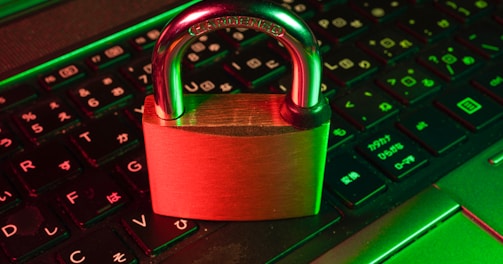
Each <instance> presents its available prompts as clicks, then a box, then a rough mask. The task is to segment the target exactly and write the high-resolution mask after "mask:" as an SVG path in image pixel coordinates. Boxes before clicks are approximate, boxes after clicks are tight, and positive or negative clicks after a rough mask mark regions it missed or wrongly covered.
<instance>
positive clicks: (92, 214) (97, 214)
mask: <svg viewBox="0 0 503 264" xmlns="http://www.w3.org/2000/svg"><path fill="white" fill-rule="evenodd" d="M58 194H59V197H58V200H59V202H60V203H61V204H62V205H63V207H64V208H65V210H66V211H67V212H68V214H69V215H70V216H71V218H72V219H73V221H74V222H75V224H77V225H78V226H80V227H83V228H84V227H89V226H91V225H92V224H94V223H96V222H97V221H100V220H101V219H103V218H104V217H106V216H107V215H109V214H111V213H113V212H115V211H116V210H117V209H119V208H120V207H122V206H124V205H125V204H126V203H127V202H128V201H129V197H128V196H127V194H126V193H125V192H124V191H123V190H122V188H121V187H119V186H118V185H117V184H116V183H115V182H114V181H112V179H110V178H109V176H108V175H106V174H104V173H102V172H99V171H90V172H88V173H87V174H83V175H82V176H81V177H79V178H78V179H76V180H74V181H72V182H69V184H68V185H67V186H65V187H64V188H63V189H60V190H58Z"/></svg>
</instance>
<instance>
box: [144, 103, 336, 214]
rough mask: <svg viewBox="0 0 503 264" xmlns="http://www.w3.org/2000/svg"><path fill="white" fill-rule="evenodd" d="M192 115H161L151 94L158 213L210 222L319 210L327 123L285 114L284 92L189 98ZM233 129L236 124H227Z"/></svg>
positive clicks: (147, 129) (148, 128)
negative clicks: (304, 126)
mask: <svg viewBox="0 0 503 264" xmlns="http://www.w3.org/2000/svg"><path fill="white" fill-rule="evenodd" d="M184 99H185V101H186V102H187V105H192V106H193V107H190V108H187V110H186V113H185V114H184V115H183V116H182V117H181V118H179V119H176V120H162V119H160V118H158V117H157V115H156V113H155V102H154V99H153V97H152V96H149V97H147V98H146V100H145V111H144V117H143V132H144V135H145V146H146V153H147V163H148V169H149V177H150V178H149V179H150V186H151V195H152V206H153V209H154V211H155V212H156V213H158V214H162V215H169V216H175V217H182V218H196V219H206V220H265V219H280V218H291V217H299V216H306V215H313V214H317V213H318V210H319V207H320V200H321V189H322V183H323V174H324V167H325V159H326V149H327V142H328V139H327V137H328V129H329V126H330V124H329V121H327V122H326V123H324V124H323V125H322V126H320V127H317V128H315V129H310V130H298V129H295V128H293V127H292V126H291V125H290V124H288V123H286V122H285V121H284V120H283V119H282V118H281V117H280V115H279V107H280V104H281V102H283V101H284V95H271V94H238V95H209V96H197V95H195V96H192V95H187V96H185V97H184ZM229 127H232V129H229Z"/></svg>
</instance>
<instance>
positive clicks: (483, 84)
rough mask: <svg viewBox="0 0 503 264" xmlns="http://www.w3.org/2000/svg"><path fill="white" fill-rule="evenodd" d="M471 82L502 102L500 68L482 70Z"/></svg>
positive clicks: (502, 73) (502, 85) (502, 81)
mask: <svg viewBox="0 0 503 264" xmlns="http://www.w3.org/2000/svg"><path fill="white" fill-rule="evenodd" d="M472 84H473V85H474V86H475V87H477V88H479V89H480V90H482V91H483V92H484V93H486V94H488V95H490V96H491V97H492V98H493V99H495V100H496V101H498V102H499V103H500V104H503V71H502V70H501V69H500V68H498V67H497V68H495V69H492V70H489V71H484V72H482V73H481V74H480V75H478V76H476V77H475V78H474V80H472Z"/></svg>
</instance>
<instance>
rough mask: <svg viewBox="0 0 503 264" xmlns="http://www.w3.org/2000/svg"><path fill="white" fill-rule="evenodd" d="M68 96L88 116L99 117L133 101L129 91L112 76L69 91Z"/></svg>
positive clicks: (106, 76)
mask: <svg viewBox="0 0 503 264" xmlns="http://www.w3.org/2000/svg"><path fill="white" fill-rule="evenodd" d="M70 96H71V97H72V98H73V99H74V100H75V101H76V102H77V104H78V105H79V106H80V107H81V109H82V110H83V111H84V112H85V113H86V114H87V115H89V116H99V115H102V114H103V113H106V112H110V111H113V110H114V109H116V108H119V107H122V106H124V105H125V104H127V103H128V102H129V101H130V100H132V99H133V92H132V91H131V89H130V88H129V87H128V86H127V85H126V83H124V82H123V81H122V80H120V79H119V78H118V77H116V76H114V75H105V76H101V77H98V78H95V79H93V80H91V81H89V82H87V83H85V84H83V85H80V86H77V87H75V88H73V89H71V90H70Z"/></svg>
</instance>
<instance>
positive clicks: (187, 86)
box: [182, 62, 263, 93]
mask: <svg viewBox="0 0 503 264" xmlns="http://www.w3.org/2000/svg"><path fill="white" fill-rule="evenodd" d="M247 70H249V69H245V70H244V71H247ZM246 73H250V74H251V71H250V72H246ZM246 73H243V78H247V77H251V78H254V77H252V74H251V75H246ZM182 79H183V80H182V82H183V83H182V86H183V91H184V92H185V93H231V92H236V91H239V90H240V88H246V87H245V86H244V85H242V84H241V85H240V84H238V82H237V81H236V80H235V79H234V78H232V77H231V76H230V75H229V74H228V73H227V72H226V71H225V70H224V68H223V66H222V64H221V63H219V62H218V63H215V64H213V65H212V67H206V68H202V69H200V70H197V71H190V72H189V73H187V74H186V75H185V76H184V77H183V78H182ZM260 81H263V80H260ZM256 84H258V85H262V84H260V83H256ZM251 85H253V84H251Z"/></svg>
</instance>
